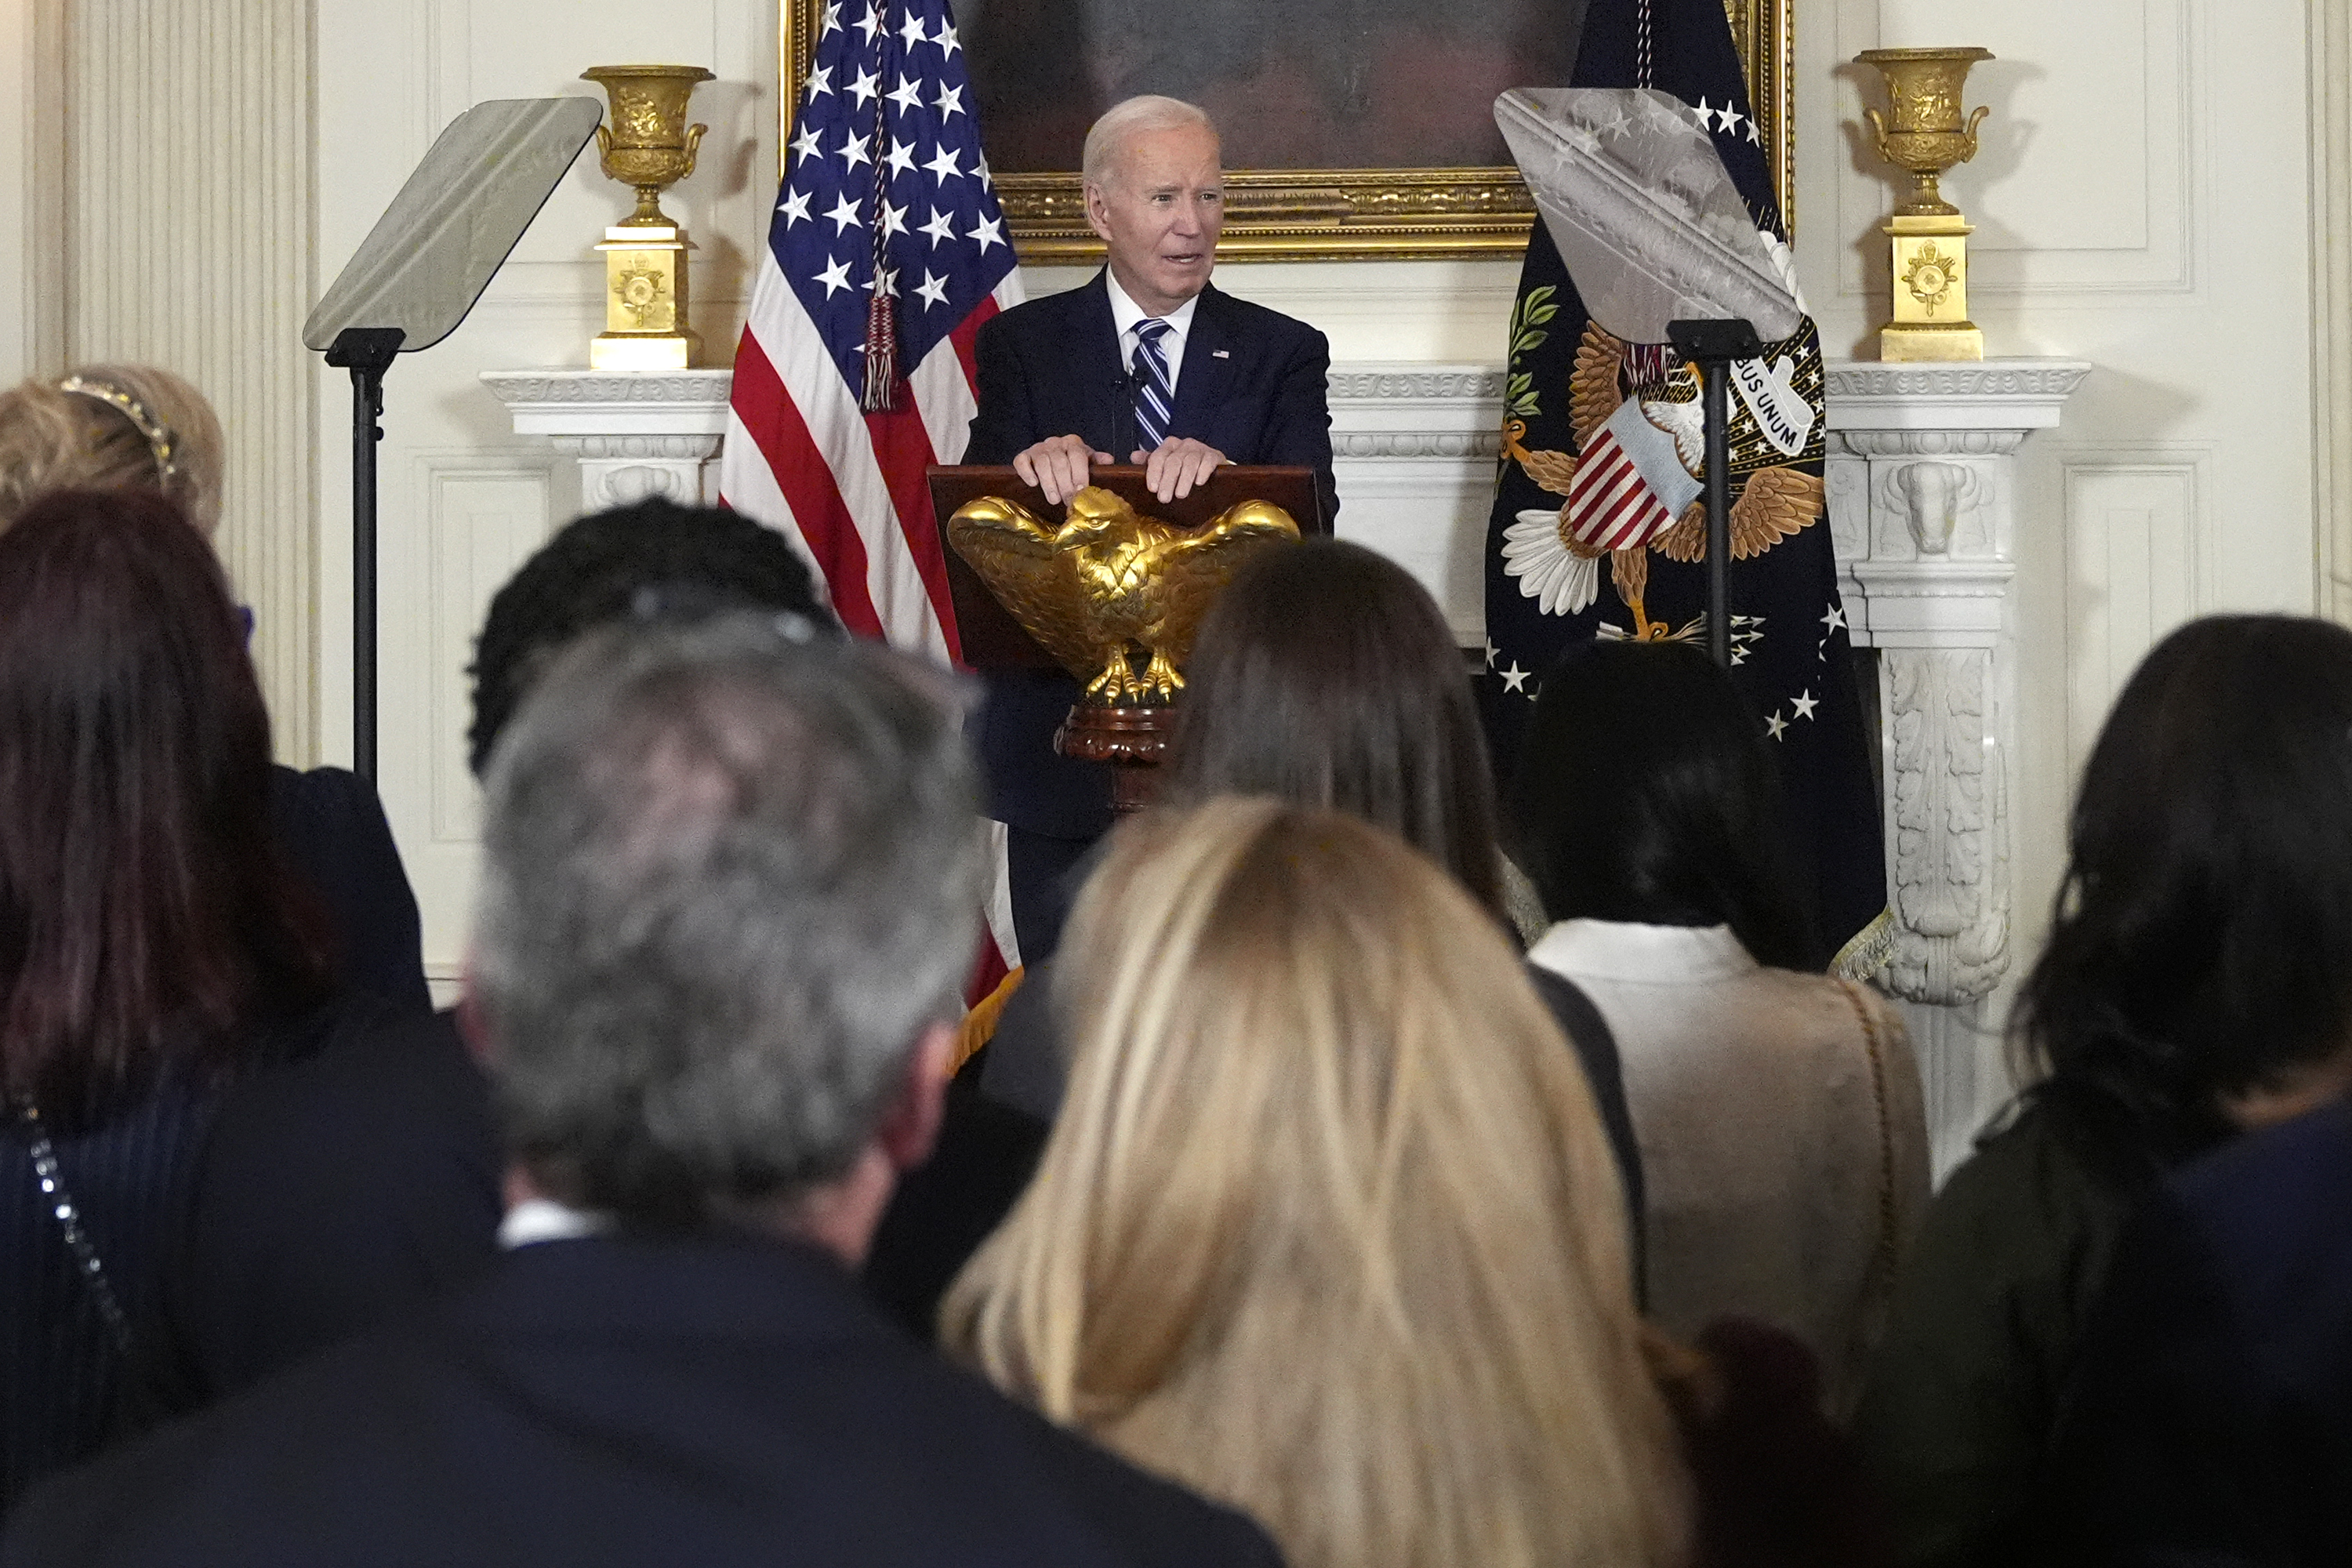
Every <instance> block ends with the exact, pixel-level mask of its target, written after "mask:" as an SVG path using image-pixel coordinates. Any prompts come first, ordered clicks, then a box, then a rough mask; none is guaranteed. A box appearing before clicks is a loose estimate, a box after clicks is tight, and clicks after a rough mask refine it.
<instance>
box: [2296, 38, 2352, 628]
mask: <svg viewBox="0 0 2352 1568" xmlns="http://www.w3.org/2000/svg"><path fill="white" fill-rule="evenodd" d="M2307 16H2308V25H2309V28H2310V40H2311V47H2310V57H2311V58H2310V83H2311V325H2312V332H2311V447H2312V452H2311V492H2312V496H2311V499H2312V516H2313V521H2314V522H2315V524H2316V527H2315V531H2314V537H2315V548H2316V551H2317V555H2318V559H2317V561H2316V562H2315V567H2316V571H2317V574H2318V579H2319V581H2318V583H2317V584H2316V586H2317V589H2318V593H2317V599H2318V604H2319V609H2320V613H2321V614H2322V615H2325V616H2332V617H2334V618H2335V619H2336V620H2339V621H2352V247H2347V246H2346V245H2345V244H2344V237H2345V235H2347V233H2352V15H2347V12H2346V10H2345V7H2344V5H2343V4H2342V0H2309V4H2308V7H2307Z"/></svg>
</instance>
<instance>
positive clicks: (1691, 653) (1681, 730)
mask: <svg viewBox="0 0 2352 1568" xmlns="http://www.w3.org/2000/svg"><path fill="white" fill-rule="evenodd" d="M1768 745H1769V742H1767V741H1766V740H1765V739H1764V728H1763V726H1762V725H1761V724H1760V723H1759V722H1758V721H1757V720H1756V717H1755V715H1754V714H1753V713H1752V712H1750V711H1749V710H1748V704H1747V703H1746V702H1745V701H1744V700H1742V699H1741V697H1740V695H1739V690H1738V688H1737V687H1736V686H1734V685H1733V684H1732V681H1731V678H1730V676H1729V675H1728V674H1727V673H1726V672H1725V671H1723V670H1721V669H1718V668H1716V666H1715V664H1714V662H1713V661H1712V660H1710V659H1709V658H1707V657H1706V655H1705V654H1703V653H1700V652H1699V651H1698V650H1697V649H1696V648H1693V647H1685V646H1682V645H1679V644H1675V643H1635V642H1600V641H1595V642H1592V643H1589V644H1586V645H1584V646H1582V647H1577V648H1573V649H1571V650H1570V652H1569V654H1568V655H1567V657H1566V658H1563V659H1561V660H1560V663H1559V667H1558V668H1555V669H1554V670H1553V671H1552V672H1551V673H1550V674H1549V675H1548V676H1546V677H1545V678H1544V682H1543V687H1542V690H1541V691H1540V693H1539V694H1538V697H1537V699H1536V704H1535V713H1534V715H1533V717H1532V718H1530V719H1529V721H1528V728H1527V733H1526V736H1525V738H1524V739H1523V741H1522V742H1521V743H1520V761H1519V770H1518V774H1517V778H1516V779H1514V780H1513V783H1512V790H1511V819H1512V822H1511V827H1512V844H1513V847H1514V849H1515V850H1516V851H1517V854H1518V856H1519V858H1520V864H1521V865H1522V866H1523V867H1524V868H1526V870H1527V872H1528V876H1530V877H1531V878H1533V879H1534V880H1535V884H1536V887H1537V889H1538V890H1539V891H1540V892H1541V893H1542V895H1543V901H1544V912H1545V913H1546V914H1548V915H1549V916H1550V917H1551V918H1552V919H1553V920H1556V921H1564V920H1573V919H1577V918H1580V917H1581V918H1584V919H1589V920H1603V921H1640V922H1643V923H1644V924H1649V925H1728V926H1729V927H1730V928H1731V930H1732V934H1734V935H1735V936H1737V937H1738V939H1739V940H1740V942H1741V943H1742V944H1743V945H1745V946H1746V947H1747V949H1748V952H1749V953H1750V954H1752V955H1753V956H1754V957H1755V958H1756V960H1757V961H1758V962H1759V963H1770V964H1778V965H1780V966H1781V967H1783V968H1788V969H1809V968H1817V967H1819V966H1820V958H1819V955H1818V954H1817V953H1816V952H1814V951H1813V949H1814V943H1813V941H1812V938H1811V928H1810V921H1809V920H1808V919H1807V916H1806V911H1805V908H1804V904H1803V901H1802V899H1801V896H1800V894H1799V893H1798V891H1797V888H1798V884H1797V881H1796V878H1795V876H1794V874H1793V872H1792V871H1791V869H1790V857H1789V854H1788V851H1787V849H1786V847H1785V844H1786V840H1785V827H1784V826H1783V824H1782V821H1781V817H1780V788H1779V781H1778V778H1777V776H1776V772H1775V769H1774V767H1773V765H1772V757H1771V754H1770V753H1769V752H1768V751H1767V750H1766V747H1767V746H1768Z"/></svg>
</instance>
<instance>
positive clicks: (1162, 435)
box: [1133, 316, 1176, 453]
mask: <svg viewBox="0 0 2352 1568" xmlns="http://www.w3.org/2000/svg"><path fill="white" fill-rule="evenodd" d="M1169 331H1171V328H1170V327H1169V325H1168V323H1167V322H1165V321H1161V320H1160V318H1159V317H1157V316H1149V317H1146V318H1145V319H1144V320H1142V321H1138V322H1136V323H1135V363H1134V366H1133V369H1134V371H1135V434H1136V445H1137V446H1139V447H1141V448H1142V449H1143V450H1144V451H1145V452H1147V453H1149V452H1153V451H1157V450H1158V449H1159V447H1160V442H1162V441H1164V440H1166V439H1167V438H1168V419H1169V416H1170V415H1171V413H1172V412H1173V411H1174V410H1175V407H1176V395H1175V394H1174V393H1173V392H1171V390H1169V386H1168V361H1167V360H1166V359H1165V358H1164V357H1163V356H1162V355H1161V354H1160V339H1161V338H1163V337H1165V336H1167V335H1168V333H1169Z"/></svg>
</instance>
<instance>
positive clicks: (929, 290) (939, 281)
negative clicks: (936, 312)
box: [915, 272, 948, 310]
mask: <svg viewBox="0 0 2352 1568" xmlns="http://www.w3.org/2000/svg"><path fill="white" fill-rule="evenodd" d="M915 292H916V293H918V294H919V295H921V296H922V297H923V309H924V310H929V309H930V308H931V307H932V306H934V305H944V304H946V303H947V302H948V280H947V279H944V278H941V277H940V276H939V275H938V274H937V273H933V272H926V273H924V274H923V280H922V281H921V282H920V283H918V284H916V285H915Z"/></svg>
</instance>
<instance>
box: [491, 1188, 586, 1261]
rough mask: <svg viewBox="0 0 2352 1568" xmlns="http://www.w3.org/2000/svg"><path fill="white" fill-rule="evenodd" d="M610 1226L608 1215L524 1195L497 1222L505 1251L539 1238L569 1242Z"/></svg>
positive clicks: (501, 1245)
mask: <svg viewBox="0 0 2352 1568" xmlns="http://www.w3.org/2000/svg"><path fill="white" fill-rule="evenodd" d="M612 1228H613V1218H612V1216H611V1215H604V1214H598V1213H596V1212H594V1211H593V1210H590V1209H575V1208H572V1207H571V1206H570V1205H566V1204H560V1203H557V1202H556V1201H555V1200H554V1199H553V1198H525V1199H524V1200H523V1201H522V1202H521V1203H519V1204H517V1205H514V1207H512V1208H510V1209H509V1210H507V1215H506V1218H504V1219H502V1220H500V1221H499V1247H503V1248H504V1249H506V1250H507V1251H509V1252H512V1251H513V1250H514V1249H515V1248H516V1247H529V1246H530V1245H531V1244H532V1243H534V1242H541V1241H573V1240H577V1239H578V1238H579V1237H583V1236H601V1235H603V1234H604V1232H605V1231H608V1230H610V1229H612Z"/></svg>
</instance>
